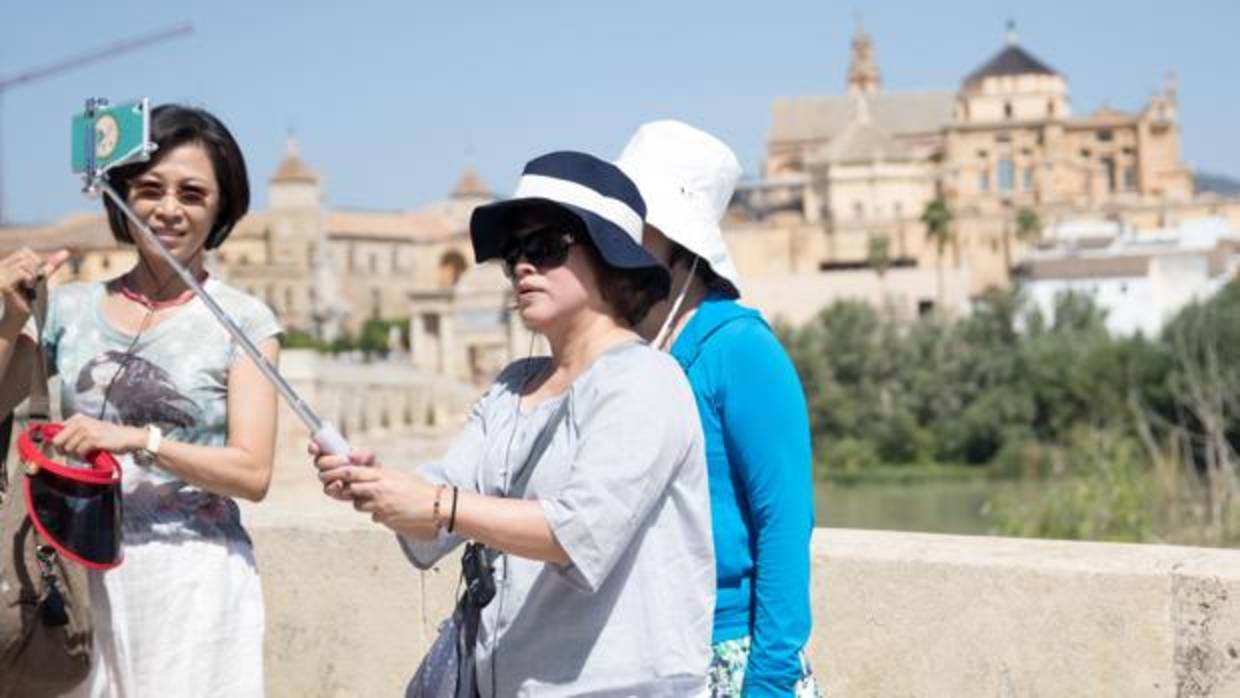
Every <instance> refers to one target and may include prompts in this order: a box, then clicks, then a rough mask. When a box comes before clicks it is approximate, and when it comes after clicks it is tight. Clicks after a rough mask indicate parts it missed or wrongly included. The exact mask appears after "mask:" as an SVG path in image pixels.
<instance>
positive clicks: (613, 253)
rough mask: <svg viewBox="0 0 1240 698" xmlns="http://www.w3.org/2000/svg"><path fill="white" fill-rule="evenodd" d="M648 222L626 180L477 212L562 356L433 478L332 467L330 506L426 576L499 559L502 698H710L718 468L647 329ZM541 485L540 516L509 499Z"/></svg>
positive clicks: (566, 186) (515, 383)
mask: <svg viewBox="0 0 1240 698" xmlns="http://www.w3.org/2000/svg"><path fill="white" fill-rule="evenodd" d="M644 215H645V204H644V203H643V201H642V198H641V196H640V194H639V193H638V190H637V188H636V187H635V186H634V184H633V183H632V182H631V181H630V180H629V179H628V178H627V177H626V176H625V175H624V174H623V173H622V172H621V171H620V170H619V169H617V168H616V167H615V166H614V165H612V164H610V163H607V162H605V161H602V160H599V159H598V158H595V157H593V156H590V155H586V154H583V153H575V152H557V153H551V154H549V155H544V156H542V157H540V158H537V159H535V160H532V161H531V162H530V163H528V164H527V165H526V168H525V171H524V173H523V175H522V177H521V180H520V183H519V185H518V187H517V191H516V194H515V195H514V196H513V198H512V199H509V200H507V201H503V202H499V203H495V204H490V205H487V206H483V207H480V208H479V209H477V210H476V211H475V212H474V214H473V218H472V220H471V221H470V235H471V238H472V241H473V245H474V253H475V257H476V258H477V260H478V261H479V262H483V261H486V260H489V259H497V258H498V259H500V260H501V261H502V263H503V264H504V266H505V269H506V271H507V272H508V275H509V277H510V278H511V281H512V285H513V291H514V293H515V295H516V310H517V312H518V313H519V314H520V317H521V320H522V322H523V323H524V324H525V325H526V326H527V327H528V328H530V329H531V330H534V331H536V332H539V333H541V334H543V335H544V336H545V337H546V338H547V340H548V343H549V345H550V347H551V356H549V357H538V358H530V359H526V360H520V361H516V362H514V363H513V364H511V365H509V366H508V367H507V368H506V369H504V370H503V371H502V372H501V374H500V375H499V377H498V378H497V379H496V381H495V383H494V384H493V385H492V386H491V388H490V389H489V390H488V391H487V392H486V394H485V395H484V396H483V397H482V399H481V400H480V401H479V402H478V403H477V404H476V405H475V407H474V408H473V411H472V413H471V415H470V418H469V420H468V423H467V424H466V426H465V428H464V430H463V431H462V432H461V433H460V435H459V436H458V437H457V439H456V441H455V442H454V443H453V445H452V446H451V448H450V449H449V451H448V452H447V454H446V455H444V457H443V458H441V459H440V460H438V461H436V462H434V463H431V464H429V465H425V466H423V467H421V468H420V469H419V470H418V471H417V474H416V475H415V474H411V473H402V472H398V471H394V470H387V469H383V468H373V467H359V466H364V465H369V464H371V462H372V460H373V457H371V456H369V455H367V454H354V455H353V456H352V457H351V459H350V460H348V461H346V460H345V459H342V458H336V457H327V456H320V457H319V458H318V460H317V465H318V467H319V469H320V471H321V472H320V477H321V479H322V480H323V482H324V483H325V485H324V487H325V489H326V491H327V493H328V494H331V495H333V496H336V497H338V498H347V499H351V500H352V501H353V503H354V506H355V507H356V508H358V509H359V510H361V511H364V512H369V513H371V514H372V516H373V518H374V520H376V521H377V522H379V523H382V524H384V525H386V526H388V527H390V528H392V529H393V530H395V531H396V532H397V533H398V534H399V537H400V539H401V542H402V545H403V546H404V548H405V550H406V553H407V554H408V555H409V557H410V558H411V559H412V560H413V561H414V563H415V564H416V565H418V566H419V567H421V568H426V567H428V566H430V565H431V564H433V563H434V562H435V561H436V560H438V559H439V558H440V557H441V556H443V555H444V554H445V553H447V552H448V551H449V550H451V549H452V548H454V547H455V546H457V545H459V544H461V543H462V542H464V541H466V540H473V541H477V542H481V543H483V544H485V545H486V546H488V547H490V548H492V549H494V550H497V551H499V553H500V555H499V557H498V559H497V560H496V563H495V578H496V586H497V593H496V595H495V597H494V599H493V600H491V601H490V603H489V604H487V605H486V606H485V607H484V608H483V610H482V618H481V630H480V631H479V634H478V640H477V643H476V645H475V651H476V661H477V669H476V678H477V683H478V687H479V689H480V692H481V695H483V696H492V695H494V696H513V695H539V696H560V695H573V696H578V695H609V696H611V695H615V696H621V695H623V696H629V695H640V696H685V695H701V694H703V693H704V692H705V691H706V672H707V666H708V664H709V661H710V646H709V642H710V628H711V615H712V612H713V610H714V586H715V573H714V564H713V553H712V543H711V524H710V509H709V492H708V488H707V479H706V465H705V454H704V450H703V441H702V433H701V427H700V425H699V423H698V418H697V411H696V409H695V407H694V400H693V393H692V391H691V389H690V387H689V384H688V382H687V381H686V379H685V376H684V374H683V372H682V371H681V370H680V367H679V366H678V365H677V364H676V362H675V361H673V360H672V359H671V358H670V357H668V356H667V355H666V354H664V353H661V352H658V351H655V350H654V349H652V348H650V347H649V346H648V345H647V344H646V342H644V341H643V340H642V339H641V337H640V336H639V335H638V334H637V332H635V331H634V326H635V325H636V324H637V323H639V322H640V321H641V320H642V319H643V318H644V316H645V314H646V313H647V311H648V310H649V308H650V307H651V306H652V305H654V304H655V303H656V302H658V301H660V300H662V299H663V298H664V297H666V295H667V293H668V288H669V278H668V275H667V272H666V270H665V269H663V268H662V267H661V266H660V265H659V263H658V262H657V261H656V260H655V259H654V258H653V257H651V256H650V254H649V253H647V252H646V251H645V250H644V249H643V248H642V246H641V243H640V241H641V234H642V225H643V218H644ZM547 425H550V427H548V426H547ZM544 428H546V429H547V432H546V436H544V437H542V438H540V434H543V433H544V432H543V430H544ZM538 442H542V443H541V444H538ZM536 449H537V450H541V457H539V458H537V459H536V460H532V461H531V460H530V459H529V457H530V453H531V451H534V450H536ZM527 462H528V463H529V465H528V466H527V465H526V464H527ZM524 467H529V468H531V472H532V475H530V476H529V478H528V484H527V485H526V486H525V487H524V498H513V497H506V496H504V495H505V494H506V493H511V492H512V490H513V487H514V480H517V479H520V477H521V476H520V475H519V473H520V472H521V471H522V470H523V468H524Z"/></svg>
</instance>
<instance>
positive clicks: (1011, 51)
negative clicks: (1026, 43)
mask: <svg viewBox="0 0 1240 698" xmlns="http://www.w3.org/2000/svg"><path fill="white" fill-rule="evenodd" d="M1058 74H1059V73H1057V72H1056V71H1055V69H1054V68H1051V67H1050V66H1048V65H1047V64H1045V63H1043V62H1042V61H1041V60H1039V59H1038V58H1037V57H1035V56H1034V55H1033V54H1032V53H1029V52H1028V51H1026V50H1025V49H1023V48H1021V47H1020V45H1019V44H1015V43H1011V44H1008V45H1007V46H1004V47H1003V50H1002V51H999V52H998V53H996V54H995V55H994V56H992V57H991V59H990V60H988V61H986V62H985V63H983V64H982V65H981V67H979V68H978V69H977V70H974V71H973V72H972V73H969V76H968V77H966V78H965V79H964V83H965V84H966V85H967V84H969V83H972V82H977V81H979V80H982V79H983V78H989V77H998V76H1001V75H1058Z"/></svg>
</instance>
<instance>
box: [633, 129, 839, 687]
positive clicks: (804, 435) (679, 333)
mask: <svg viewBox="0 0 1240 698" xmlns="http://www.w3.org/2000/svg"><path fill="white" fill-rule="evenodd" d="M616 164H617V165H618V166H619V167H620V169H622V170H624V172H625V174H627V175H628V176H629V177H630V178H631V179H632V180H633V181H634V182H635V183H636V184H637V186H638V188H639V189H640V190H641V193H642V198H644V199H645V201H646V206H647V214H646V226H645V231H644V235H643V245H644V246H645V247H646V248H647V249H648V250H650V252H651V253H652V254H653V255H654V256H655V257H656V258H658V259H659V260H660V261H662V262H663V263H664V264H665V265H666V266H667V267H668V269H669V270H670V271H671V273H672V296H671V298H669V300H668V301H666V302H664V303H662V304H660V305H658V306H656V307H655V308H654V309H653V310H652V311H651V312H650V314H649V315H647V318H646V321H645V323H643V326H642V328H641V329H642V332H643V334H644V335H645V336H647V337H648V338H651V340H652V344H653V345H654V346H655V347H656V348H660V349H663V348H669V350H670V352H671V354H672V356H673V357H674V358H675V359H676V360H677V361H678V362H679V363H680V365H681V367H682V368H683V369H684V371H685V373H686V374H687V375H688V377H689V382H690V384H691V385H692V386H693V392H694V397H695V398H696V399H697V404H698V412H699V413H700V415H701V419H702V428H703V431H704V433H705V436H706V454H707V464H708V470H709V477H710V491H711V512H712V519H713V521H712V524H713V529H714V530H713V533H714V541H715V558H716V567H715V568H716V582H717V589H716V592H717V595H716V606H715V620H714V633H713V638H712V644H713V649H714V652H713V660H712V664H711V676H710V680H711V691H712V694H713V695H714V696H789V695H796V696H812V695H816V694H817V693H818V688H817V685H816V682H815V680H814V677H813V676H812V674H811V672H810V669H809V665H808V663H807V662H806V661H805V658H804V656H803V649H804V647H805V643H806V642H807V640H808V639H809V633H810V626H811V620H810V599H809V540H810V535H811V533H812V531H813V526H814V511H813V497H812V493H813V489H812V487H811V462H810V461H811V448H810V436H809V421H808V414H807V410H806V406H805V397H804V392H803V390H802V388H801V383H800V380H799V379H798V378H797V374H796V370H795V369H794V368H793V365H792V362H791V361H790V360H789V359H788V355H787V354H786V353H785V352H784V350H783V348H782V347H781V346H780V344H779V341H778V340H777V339H776V337H775V334H774V333H773V332H772V331H771V329H770V327H769V326H768V325H767V324H766V323H765V322H764V321H763V320H762V317H761V316H760V315H759V314H758V313H757V312H756V311H754V310H751V309H749V308H745V307H743V306H741V305H740V304H738V303H737V302H736V299H737V298H738V297H739V296H740V283H739V281H738V275H737V272H736V267H735V265H734V264H733V263H732V259H731V257H730V256H729V254H728V250H727V246H726V244H725V243H724V240H723V235H722V233H721V231H720V228H719V221H720V220H721V218H722V217H723V214H724V212H725V211H726V210H727V206H728V202H729V201H730V199H731V198H732V192H733V190H734V188H735V186H736V181H737V179H738V178H739V177H740V165H739V164H738V163H737V160H736V156H735V155H734V154H733V153H732V151H731V149H729V148H728V146H727V145H725V144H724V143H723V142H721V141H720V140H718V139H717V138H715V137H713V136H711V135H710V134H708V133H705V132H703V131H701V130H699V129H696V128H694V127H692V126H689V125H687V124H684V123H681V122H679V121H654V122H651V123H647V124H645V125H643V126H642V127H641V128H639V129H638V130H637V133H636V134H634V136H633V138H632V139H631V140H630V141H629V143H628V145H627V146H625V149H624V151H623V152H622V153H621V155H620V158H619V160H617V162H616Z"/></svg>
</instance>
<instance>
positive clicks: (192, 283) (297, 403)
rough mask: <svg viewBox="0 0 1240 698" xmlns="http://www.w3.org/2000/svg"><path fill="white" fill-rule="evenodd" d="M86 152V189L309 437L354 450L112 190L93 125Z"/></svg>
mask: <svg viewBox="0 0 1240 698" xmlns="http://www.w3.org/2000/svg"><path fill="white" fill-rule="evenodd" d="M98 106H101V105H99V100H87V103H86V110H87V113H90V114H93V112H94V110H95V108H96V107H98ZM86 153H87V156H86V157H87V168H86V175H85V179H86V189H85V191H86V192H87V193H91V194H93V193H97V192H100V191H102V192H103V194H104V195H105V196H107V197H108V198H109V199H111V200H112V203H114V204H116V206H117V207H118V208H120V210H121V211H123V212H124V213H125V216H126V217H128V218H129V220H130V221H132V222H133V224H134V227H136V228H137V229H138V231H139V232H140V233H141V234H142V237H143V238H144V239H145V240H146V241H147V243H149V244H150V245H151V246H153V247H154V248H155V249H156V250H157V251H158V252H159V254H160V256H161V257H163V258H164V261H165V262H167V263H168V266H170V267H172V270H173V271H174V272H176V275H177V276H179V277H181V280H182V281H184V282H185V284H186V285H187V286H189V287H190V288H191V289H193V291H194V294H195V295H197V296H198V298H200V299H202V302H203V303H204V304H205V305H206V306H207V309H208V310H210V311H211V314H212V315H214V316H215V319H216V320H219V321H220V324H221V325H223V326H224V329H225V330H228V334H230V335H232V338H233V339H234V340H236V342H237V344H239V345H240V346H241V348H242V349H243V350H245V353H246V354H248V355H249V357H250V359H252V360H253V361H254V365H255V366H258V370H259V371H261V372H262V374H263V376H264V377H266V379H267V380H268V381H269V382H270V383H271V384H272V385H273V386H275V389H276V390H277V391H278V392H279V393H280V395H281V396H282V397H283V398H284V399H285V400H286V401H287V402H288V404H289V407H292V408H293V412H295V413H296V414H297V416H298V418H300V419H301V421H302V423H303V424H305V425H306V428H307V429H309V430H310V437H311V438H312V439H314V442H315V443H317V444H318V445H319V447H320V448H321V449H322V450H323V452H324V453H328V454H331V455H334V456H347V455H349V452H350V451H351V450H352V449H350V448H349V442H348V441H346V440H345V438H344V436H342V435H341V434H340V432H339V431H338V430H337V429H336V427H335V426H333V425H332V423H331V422H328V421H324V420H323V419H321V418H320V417H319V416H318V415H317V414H315V413H314V410H312V409H310V406H309V405H307V404H306V401H305V400H302V399H301V396H300V395H298V394H297V391H296V390H293V386H291V385H289V384H288V381H286V380H284V377H283V376H281V375H280V373H279V371H277V370H276V369H275V367H274V366H272V365H271V362H270V361H268V360H267V357H265V356H263V354H262V352H260V351H259V350H258V347H256V346H254V343H253V342H251V341H250V338H249V337H247V336H245V333H244V332H242V331H241V328H240V327H237V323H236V322H234V321H233V319H232V318H231V317H229V316H228V313H226V312H224V309H223V308H221V307H220V305H219V304H218V303H216V302H215V299H214V298H212V297H211V296H210V295H209V294H208V293H207V292H206V291H205V290H204V289H203V288H202V285H201V284H199V283H198V280H197V279H195V278H194V275H193V274H191V273H190V272H189V270H188V269H186V268H185V266H184V265H183V264H181V262H180V261H178V260H177V258H176V257H174V256H172V253H171V252H169V251H168V248H166V247H164V244H163V243H162V242H160V240H159V237H158V236H156V235H155V233H154V231H152V230H151V228H150V226H148V225H147V224H146V223H145V222H143V221H142V219H141V218H139V217H138V215H137V214H136V213H134V211H133V209H131V208H130V207H129V204H128V203H126V201H125V200H124V199H123V198H122V197H121V196H120V195H119V194H117V193H116V190H115V189H113V188H112V186H111V185H110V184H108V182H107V181H106V180H105V179H104V178H103V170H102V169H98V168H96V167H95V162H94V160H95V129H94V127H93V126H91V127H90V128H88V129H87V134H86Z"/></svg>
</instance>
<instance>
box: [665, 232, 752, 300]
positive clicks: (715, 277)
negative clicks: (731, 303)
mask: <svg viewBox="0 0 1240 698" xmlns="http://www.w3.org/2000/svg"><path fill="white" fill-rule="evenodd" d="M669 241H670V242H671V243H672V254H671V256H670V257H668V261H667V266H668V267H669V268H672V269H675V268H676V265H677V264H680V263H682V262H683V263H684V265H685V267H689V266H691V265H692V264H693V259H694V258H695V257H697V258H698V259H699V260H700V261H699V262H698V265H697V269H695V270H694V272H693V275H694V276H696V277H697V278H698V280H699V281H701V282H702V285H703V286H705V287H706V290H708V291H713V292H715V293H721V294H723V295H726V296H739V295H740V294H739V293H737V291H736V287H735V286H733V285H732V282H731V281H728V280H727V279H725V278H723V277H722V276H719V274H717V273H715V270H714V269H712V268H711V266H710V262H707V261H706V260H705V259H702V258H701V257H698V255H696V254H694V253H693V252H691V251H690V250H689V248H687V247H685V246H684V245H682V244H680V243H679V242H676V241H675V240H671V239H670V238H669Z"/></svg>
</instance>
